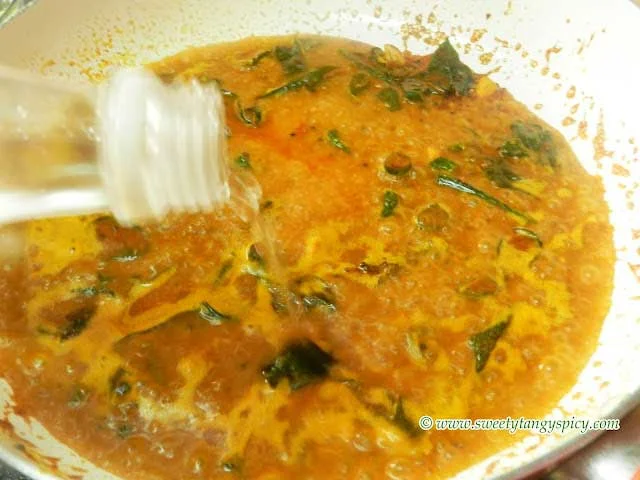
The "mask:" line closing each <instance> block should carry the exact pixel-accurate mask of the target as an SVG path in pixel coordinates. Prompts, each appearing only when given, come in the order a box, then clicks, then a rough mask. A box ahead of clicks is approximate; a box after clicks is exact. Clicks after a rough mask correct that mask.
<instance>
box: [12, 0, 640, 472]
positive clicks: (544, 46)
mask: <svg viewBox="0 0 640 480" xmlns="http://www.w3.org/2000/svg"><path fill="white" fill-rule="evenodd" d="M4 3H7V2H4ZM19 3H22V4H24V3H29V2H19ZM14 13H15V12H14ZM293 32H308V33H321V34H329V35H339V36H344V37H350V38H355V39H358V40H362V41H366V42H370V43H374V44H377V45H381V44H384V43H391V44H394V45H396V46H398V47H401V48H404V47H406V48H409V49H410V50H412V51H414V52H417V53H429V52H431V51H432V50H433V49H434V46H435V45H436V44H438V43H439V42H440V41H442V40H443V39H444V38H445V37H446V36H449V37H450V38H451V40H452V42H453V43H454V45H456V47H457V48H458V49H459V51H460V53H461V56H462V58H463V60H464V61H465V62H466V63H468V64H469V65H470V66H471V67H472V68H474V70H476V71H479V72H482V73H485V72H490V75H491V77H492V78H493V79H494V80H495V81H497V82H498V83H500V84H501V85H503V86H505V87H507V88H508V89H509V90H510V91H511V92H512V93H513V94H514V95H515V96H516V98H518V99H520V100H521V101H523V102H524V103H525V104H526V105H527V106H528V107H529V108H530V109H532V110H533V111H534V112H536V113H537V114H538V115H539V116H541V117H542V118H543V119H544V120H545V121H547V122H548V123H550V124H551V125H552V126H554V127H556V128H557V129H559V130H560V132H561V133H563V134H564V135H565V137H566V138H567V139H568V140H569V141H570V143H571V145H572V147H573V149H574V151H575V152H576V154H577V155H578V158H579V159H580V161H581V162H582V163H583V165H584V166H585V168H587V170H588V171H589V172H591V173H593V174H596V175H599V176H601V177H602V179H603V182H604V184H605V187H606V199H607V202H608V203H609V205H610V209H611V222H612V224H613V225H614V228H615V234H614V237H615V238H614V241H615V247H616V263H615V283H614V292H613V298H612V307H611V310H610V312H609V314H608V316H607V318H606V321H605V323H604V326H603V329H602V332H601V335H600V338H599V341H598V346H597V349H596V351H595V353H594V354H593V356H592V357H591V359H590V361H589V363H588V365H587V366H586V367H585V368H584V370H583V371H582V373H581V375H580V377H579V379H578V381H577V382H576V384H575V385H574V387H573V388H572V389H571V391H570V392H568V393H567V394H566V395H565V396H564V398H562V400H561V401H560V402H559V403H558V404H557V405H556V407H555V408H554V409H553V411H551V412H549V417H551V418H568V417H571V416H575V417H582V418H592V419H596V418H618V417H620V416H622V415H623V414H624V413H625V412H626V411H628V410H629V409H630V408H632V406H633V405H635V404H636V403H637V401H638V398H639V394H640V375H638V365H639V364H640V194H639V188H638V186H639V183H640V161H639V158H640V154H639V148H640V137H637V135H638V134H639V133H640V115H639V114H638V109H639V108H640V89H638V85H640V62H638V51H637V48H638V45H640V9H638V8H637V7H636V6H635V5H634V3H632V2H630V1H628V0H609V1H607V2H603V1H601V0H565V1H562V2H558V1H557V0H536V1H535V2H532V1H524V0H513V1H512V0H508V1H504V0H485V1H482V2H479V1H478V2H470V1H468V0H448V1H442V2H436V1H425V0H394V1H393V2H391V1H381V0H339V1H334V0H307V1H305V2H279V1H276V0H235V1H233V2H226V1H221V0H184V1H167V0H111V1H109V2H104V1H99V0H55V1H54V0H40V1H39V2H35V3H34V4H33V5H32V6H30V8H28V9H26V10H25V11H24V12H22V13H20V14H19V15H17V16H16V18H14V19H13V21H12V22H11V23H10V24H9V25H7V26H6V27H5V28H3V29H2V30H0V63H3V64H9V65H14V66H18V67H23V68H28V69H31V70H33V71H37V72H40V73H42V74H43V75H47V76H54V77H63V78H68V79H72V80H74V81H79V82H87V81H99V80H100V79H102V78H104V77H105V76H108V75H109V73H110V72H112V71H113V70H114V69H115V68H118V67H120V66H133V65H139V64H143V63H145V62H149V61H152V60H156V59H159V58H161V57H164V56H167V55H170V54H173V53H177V52H178V51H180V50H182V49H184V48H186V47H188V46H193V45H203V44H209V43H214V42H219V41H225V40H233V39H239V38H242V37H245V36H247V35H275V34H286V33H293ZM575 341H578V342H579V341H581V339H579V338H578V339H575ZM2 344H3V342H2V332H0V348H2ZM3 368H6V366H1V365H0V459H1V460H3V461H5V462H8V463H10V464H11V465H14V466H15V467H17V468H18V469H20V470H22V471H23V472H25V473H27V474H28V475H30V476H32V477H33V478H36V479H45V478H86V479H97V478H100V479H104V478H115V477H113V476H112V475H110V474H109V473H107V472H105V471H103V470H100V469H99V468H97V467H96V466H94V465H92V464H90V463H89V462H88V461H87V460H85V459H83V458H81V457H80V456H78V455H77V454H75V453H74V452H73V451H71V450H70V449H69V448H67V447H66V446H64V445H63V444H61V443H60V442H58V441H57V440H56V439H54V438H53V437H52V436H51V435H49V434H48V433H47V431H46V429H45V428H44V427H43V426H42V425H41V424H40V423H39V422H38V421H37V419H35V418H31V417H24V416H22V415H21V414H20V412H21V408H20V405H16V404H15V402H14V399H13V395H12V388H11V385H9V384H8V383H7V382H6V381H5V380H3V379H2V372H3ZM597 433H598V432H592V433H588V434H584V435H581V434H580V432H578V431H575V430H573V431H569V432H565V433H564V434H560V433H554V434H551V435H540V434H534V433H531V434H529V435H528V436H527V437H526V438H524V439H523V440H521V441H519V442H518V443H517V444H515V445H513V446H512V447H510V448H508V449H506V450H504V451H502V452H500V453H498V454H496V455H494V456H493V457H491V458H489V459H487V460H486V461H483V462H481V463H479V464H477V465H475V466H473V467H472V468H471V469H469V470H467V471H465V472H463V473H462V474H460V475H459V478H465V479H466V478H469V479H475V478H481V477H483V478H484V477H492V478H493V477H495V478H498V477H500V478H523V477H525V476H527V475H530V474H531V473H533V472H536V471H540V470H542V469H546V468H548V467H549V466H550V465H553V464H554V463H555V462H557V461H559V459H561V458H563V457H566V456H568V455H570V454H571V453H572V452H574V451H575V450H577V449H578V448H580V447H582V446H584V445H585V444H586V443H587V442H589V441H591V440H593V438H594V437H595V435H597ZM16 445H20V448H17V447H16Z"/></svg>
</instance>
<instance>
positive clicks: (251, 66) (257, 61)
mask: <svg viewBox="0 0 640 480" xmlns="http://www.w3.org/2000/svg"><path fill="white" fill-rule="evenodd" d="M272 54H273V52H272V51H271V50H265V51H264V52H260V53H258V54H257V55H256V56H255V57H253V58H252V59H251V60H249V61H248V62H246V63H245V64H244V68H245V70H253V69H254V68H256V67H257V66H258V65H259V64H260V62H261V61H262V60H264V59H265V58H267V57H270V56H271V55H272Z"/></svg>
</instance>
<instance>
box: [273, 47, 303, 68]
mask: <svg viewBox="0 0 640 480" xmlns="http://www.w3.org/2000/svg"><path fill="white" fill-rule="evenodd" d="M273 55H274V56H275V57H276V60H278V62H280V65H281V66H282V70H283V71H284V73H285V74H287V75H293V74H296V73H300V72H304V71H305V70H306V69H307V64H306V61H305V59H304V54H303V51H302V48H301V46H300V44H299V43H298V42H296V41H294V42H293V45H292V46H290V47H289V46H283V45H278V46H277V47H276V48H274V49H273Z"/></svg>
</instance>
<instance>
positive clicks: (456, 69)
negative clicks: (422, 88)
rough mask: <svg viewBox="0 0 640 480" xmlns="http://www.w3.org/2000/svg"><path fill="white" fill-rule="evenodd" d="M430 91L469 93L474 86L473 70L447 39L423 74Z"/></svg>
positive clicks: (454, 93) (448, 93)
mask: <svg viewBox="0 0 640 480" xmlns="http://www.w3.org/2000/svg"><path fill="white" fill-rule="evenodd" d="M423 78H424V79H425V80H426V81H427V82H428V84H429V89H430V93H434V94H444V95H461V96H463V95H468V94H469V92H470V91H471V89H472V88H473V86H474V79H473V72H472V71H471V69H470V68H469V67H468V66H466V65H465V64H464V63H462V62H461V61H460V57H459V55H458V52H456V50H455V48H453V46H452V45H451V43H450V42H449V39H446V40H445V41H444V42H442V43H441V44H440V46H439V47H438V48H437V49H436V51H435V52H434V54H433V55H432V56H431V60H430V61H429V66H428V67H427V70H426V71H425V73H424V74H423Z"/></svg>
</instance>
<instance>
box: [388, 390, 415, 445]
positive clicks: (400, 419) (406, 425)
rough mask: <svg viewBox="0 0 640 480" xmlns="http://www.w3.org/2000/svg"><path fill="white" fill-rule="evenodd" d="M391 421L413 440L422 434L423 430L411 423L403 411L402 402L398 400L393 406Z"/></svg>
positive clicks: (400, 399)
mask: <svg viewBox="0 0 640 480" xmlns="http://www.w3.org/2000/svg"><path fill="white" fill-rule="evenodd" d="M391 421H392V422H393V423H394V424H395V425H396V426H397V427H398V428H399V429H400V430H402V431H403V432H405V433H406V434H407V435H409V437H411V438H414V437H417V436H418V435H420V434H421V433H423V430H422V429H421V428H420V427H418V424H417V422H413V421H412V420H411V419H410V418H409V417H408V416H407V414H406V412H405V410H404V401H403V400H402V398H399V399H398V401H397V402H396V404H395V405H394V411H393V416H392V417H391Z"/></svg>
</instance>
